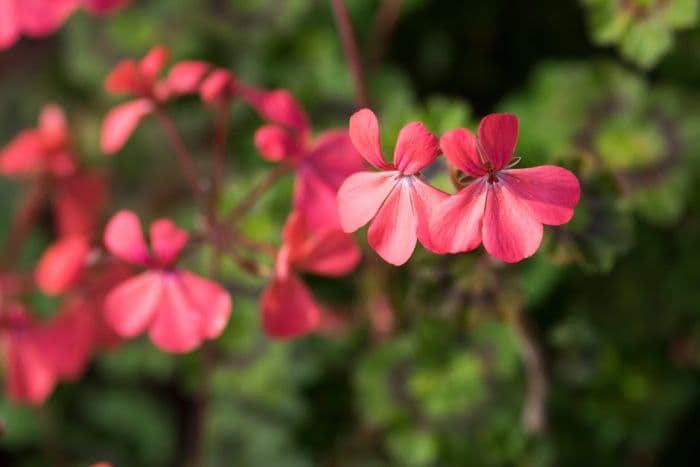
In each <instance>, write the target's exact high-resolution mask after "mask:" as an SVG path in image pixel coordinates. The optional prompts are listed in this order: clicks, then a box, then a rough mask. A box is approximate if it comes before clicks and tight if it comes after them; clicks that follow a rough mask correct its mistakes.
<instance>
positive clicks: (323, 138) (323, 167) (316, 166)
mask: <svg viewBox="0 0 700 467" xmlns="http://www.w3.org/2000/svg"><path fill="white" fill-rule="evenodd" d="M303 165H305V166H308V167H311V168H313V170H314V171H315V172H317V173H318V174H319V176H321V177H322V178H323V179H324V180H326V183H327V184H328V185H329V186H330V187H331V188H332V189H333V191H334V192H337V191H338V189H339V188H340V185H342V184H343V182H344V181H345V179H346V178H348V177H349V176H350V175H352V174H354V173H356V172H360V171H361V170H363V168H364V165H365V164H364V160H363V158H362V156H361V155H360V153H359V152H357V150H356V149H355V146H353V144H352V141H350V136H349V135H348V133H347V132H346V131H343V130H330V131H326V132H324V133H321V134H320V135H319V136H318V137H317V138H316V140H315V141H314V143H313V147H312V148H311V150H310V151H309V152H308V154H307V155H306V156H305V157H304V161H303ZM334 194H335V193H334Z"/></svg>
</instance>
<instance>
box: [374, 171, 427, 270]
mask: <svg viewBox="0 0 700 467" xmlns="http://www.w3.org/2000/svg"><path fill="white" fill-rule="evenodd" d="M411 190H412V188H411V186H410V182H409V181H407V180H400V181H399V182H398V183H397V184H396V186H395V187H394V190H393V191H392V192H391V194H390V195H389V197H388V198H387V199H386V202H385V203H384V204H383V205H382V207H381V208H380V209H379V212H377V215H376V216H375V217H374V219H373V220H372V223H371V224H370V226H369V231H368V235H367V239H368V240H369V244H370V246H371V247H372V248H374V250H375V251H376V252H377V254H379V256H381V257H382V258H383V259H384V261H386V262H387V263H390V264H393V265H395V266H401V265H402V264H404V263H405V262H406V261H408V259H409V258H410V257H411V255H412V254H413V250H414V249H415V248H416V241H417V240H418V216H417V215H416V212H415V210H414V209H413V204H412V202H411Z"/></svg>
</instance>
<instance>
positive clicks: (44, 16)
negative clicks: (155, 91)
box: [0, 0, 131, 50]
mask: <svg viewBox="0 0 700 467" xmlns="http://www.w3.org/2000/svg"><path fill="white" fill-rule="evenodd" d="M130 1H131V0H0V50H2V49H4V48H7V47H10V46H11V45H12V44H14V43H15V42H16V41H17V40H18V39H19V38H20V36H22V35H24V36H28V37H35V38H38V37H45V36H49V35H51V34H53V33H54V32H56V30H57V29H58V28H60V27H61V26H62V25H63V23H64V22H65V21H66V20H67V19H68V17H69V16H70V15H71V14H72V13H73V12H74V11H75V10H76V9H77V8H79V7H81V6H83V7H85V8H87V9H88V11H91V12H93V13H107V12H110V11H112V10H114V9H116V8H119V7H122V6H124V5H126V4H128V3H129V2H130Z"/></svg>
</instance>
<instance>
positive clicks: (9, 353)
mask: <svg viewBox="0 0 700 467" xmlns="http://www.w3.org/2000/svg"><path fill="white" fill-rule="evenodd" d="M4 340H5V342H4V347H5V349H4V350H5V352H4V353H5V365H6V366H5V371H6V376H5V384H6V385H7V395H8V397H9V398H10V399H11V400H14V401H16V402H23V403H29V404H36V405H39V404H42V403H44V401H46V399H47V398H48V397H49V395H50V394H51V391H53V388H54V387H55V385H56V374H55V371H54V369H53V368H51V366H50V364H49V362H48V361H47V360H46V358H44V355H43V352H42V351H41V349H40V344H39V342H38V338H37V333H36V330H33V329H32V330H28V331H20V332H13V331H12V330H10V331H8V332H7V335H6V336H5V339H4Z"/></svg>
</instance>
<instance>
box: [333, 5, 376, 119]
mask: <svg viewBox="0 0 700 467" xmlns="http://www.w3.org/2000/svg"><path fill="white" fill-rule="evenodd" d="M330 2H331V7H332V8H333V16H334V17H335V24H336V26H337V28H338V34H339V35H340V40H341V42H342V43H343V49H344V50H345V58H346V60H347V62H348V67H349V68H350V72H351V73H352V78H353V82H354V85H355V97H356V99H357V105H358V106H359V107H367V106H368V105H369V97H368V94H367V81H366V79H365V71H364V67H363V65H362V58H361V57H360V50H359V48H358V47H357V39H356V37H355V33H354V31H353V29H352V21H351V20H350V14H349V13H348V8H347V6H346V5H345V0H330Z"/></svg>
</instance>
